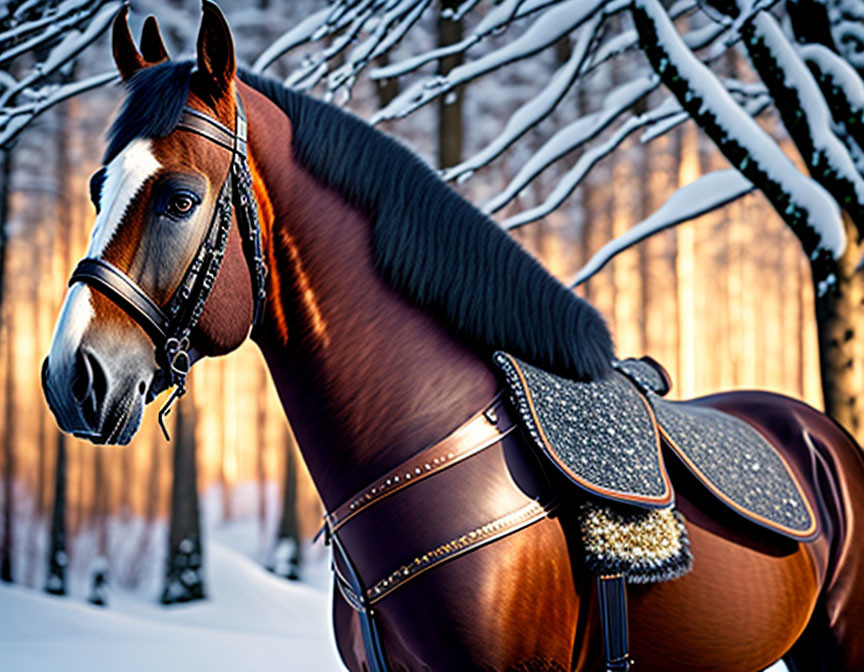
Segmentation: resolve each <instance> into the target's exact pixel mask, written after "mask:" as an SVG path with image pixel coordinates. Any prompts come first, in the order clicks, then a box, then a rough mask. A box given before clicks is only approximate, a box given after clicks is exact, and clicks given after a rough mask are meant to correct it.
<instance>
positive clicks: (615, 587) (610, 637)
mask: <svg viewBox="0 0 864 672" xmlns="http://www.w3.org/2000/svg"><path fill="white" fill-rule="evenodd" d="M597 602H598V603H599V605H600V624H601V626H602V628H603V650H604V653H605V656H606V670H607V672H628V671H629V670H630V665H631V664H632V661H631V660H630V635H629V632H628V615H627V582H626V579H625V578H624V575H623V574H612V575H600V576H598V577H597Z"/></svg>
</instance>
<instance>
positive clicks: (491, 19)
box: [370, 0, 603, 79]
mask: <svg viewBox="0 0 864 672" xmlns="http://www.w3.org/2000/svg"><path fill="white" fill-rule="evenodd" d="M589 1H590V2H593V4H594V6H595V9H597V8H599V6H600V5H602V4H603V3H602V1H598V0H589ZM560 2H561V0H524V1H523V2H521V3H520V4H519V6H518V8H517V9H516V11H515V13H514V12H513V11H512V9H511V7H510V3H509V2H507V3H502V4H499V5H498V6H496V7H493V8H492V9H491V10H490V11H489V12H487V14H486V15H485V16H484V17H483V20H482V21H481V22H480V24H479V25H478V26H477V27H476V28H475V29H474V30H473V31H472V32H471V34H470V35H469V36H468V37H466V38H465V39H463V40H462V41H460V42H457V43H456V44H450V45H447V46H446V47H440V48H438V49H433V50H430V51H427V52H425V53H423V54H419V55H418V56H414V57H412V58H407V59H405V60H404V61H400V62H398V63H393V64H391V65H388V66H386V67H383V68H376V69H375V70H373V71H372V72H371V73H370V77H371V78H372V79H390V78H391V77H399V76H400V75H404V74H407V73H409V72H412V71H414V70H416V69H417V68H419V67H421V66H423V65H425V64H426V63H429V62H430V61H437V60H440V59H442V58H444V57H445V56H452V55H453V54H460V53H462V52H464V51H467V50H468V49H469V48H470V47H472V46H473V45H475V44H477V43H478V42H479V41H480V40H482V39H483V38H485V37H488V36H489V35H492V34H496V33H498V32H499V31H501V30H504V29H506V28H507V26H508V25H509V24H510V23H512V22H513V21H516V20H518V19H521V18H524V17H526V16H528V15H529V14H533V13H534V12H537V11H539V10H541V9H545V8H546V7H548V6H549V5H554V4H557V3H560ZM468 4H469V3H465V4H464V5H463V6H462V7H460V8H459V9H458V10H457V12H458V14H459V15H462V14H463V13H465V12H467V11H469V10H470V9H471V6H468ZM463 10H464V11H463Z"/></svg>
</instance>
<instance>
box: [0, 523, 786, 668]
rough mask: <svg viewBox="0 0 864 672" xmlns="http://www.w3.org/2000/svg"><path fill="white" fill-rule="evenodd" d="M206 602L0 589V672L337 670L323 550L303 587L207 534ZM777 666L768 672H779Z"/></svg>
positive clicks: (314, 551) (239, 546)
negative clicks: (102, 602) (95, 600)
mask: <svg viewBox="0 0 864 672" xmlns="http://www.w3.org/2000/svg"><path fill="white" fill-rule="evenodd" d="M208 537H209V542H208V543H207V547H206V558H207V559H206V562H207V567H208V570H207V589H208V593H209V599H208V600H206V601H204V602H201V603H197V604H192V605H185V606H180V607H172V608H170V609H166V608H164V607H161V606H159V605H158V604H156V602H155V599H154V598H153V596H152V595H150V594H149V593H150V592H152V591H148V590H144V591H140V590H139V591H138V592H136V593H129V592H121V591H119V590H114V591H112V592H111V593H110V595H109V600H110V602H109V606H108V607H107V608H101V607H94V606H91V605H89V604H87V603H86V602H85V601H84V600H83V599H82V598H81V597H69V598H54V597H48V596H46V595H44V594H43V593H41V592H39V591H36V590H32V589H27V588H20V587H16V586H13V587H6V586H3V587H0V671H2V672H54V671H59V670H63V671H64V672H116V671H117V670H122V672H152V671H153V670H159V671H160V672H195V671H197V670H206V671H207V672H236V671H237V670H244V671H247V670H248V671H249V672H270V671H273V672H276V671H278V672H331V671H332V672H337V671H339V670H343V669H344V668H343V667H342V665H341V663H340V661H339V658H338V654H337V653H336V648H335V644H334V641H333V636H332V631H331V625H330V599H331V595H330V588H329V575H328V565H327V556H326V553H325V552H324V550H323V549H321V548H320V547H314V548H311V549H307V552H306V557H307V563H306V564H305V566H304V579H305V580H304V582H300V583H295V582H289V581H286V580H283V579H279V578H276V577H274V576H273V575H271V574H269V573H268V572H267V571H265V570H264V569H262V568H261V566H260V564H259V563H258V562H256V561H255V560H254V559H253V558H254V557H255V551H254V548H255V546H256V538H257V533H256V531H255V529H254V525H250V524H244V523H239V524H232V525H224V526H220V527H217V528H215V529H213V530H212V531H211V533H210V535H208ZM0 585H2V584H0ZM785 669H786V668H785V667H784V666H783V665H782V664H778V665H775V666H774V667H772V668H771V670H770V672H784V671H785Z"/></svg>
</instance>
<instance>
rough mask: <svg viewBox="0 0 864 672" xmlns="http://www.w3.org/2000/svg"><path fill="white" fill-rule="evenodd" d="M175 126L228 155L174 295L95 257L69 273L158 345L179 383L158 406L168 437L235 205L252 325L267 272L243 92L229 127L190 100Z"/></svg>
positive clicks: (169, 379) (169, 377)
mask: <svg viewBox="0 0 864 672" xmlns="http://www.w3.org/2000/svg"><path fill="white" fill-rule="evenodd" d="M176 130H178V131H185V132H189V133H195V134H197V135H200V136H202V137H204V138H206V139H207V140H209V141H211V142H213V143H215V144H217V145H219V146H220V147H223V148H225V149H227V150H228V151H230V152H231V154H232V157H231V164H230V167H229V170H228V174H227V175H226V177H225V181H224V182H223V184H222V187H221V189H220V190H219V195H218V197H217V199H216V204H215V206H214V209H213V216H212V217H211V219H210V224H209V226H208V229H207V235H206V236H204V239H203V240H202V242H201V244H200V245H199V247H198V250H197V251H196V253H195V256H194V258H193V259H192V262H191V263H190V264H189V266H188V267H187V268H186V271H185V272H184V273H183V278H182V279H181V281H180V284H179V285H178V286H177V289H175V290H174V293H173V294H172V295H171V298H169V299H168V301H167V302H166V304H165V305H164V306H159V305H158V304H156V302H155V301H153V299H151V298H150V296H148V294H147V293H146V292H145V291H144V290H143V289H141V287H140V286H139V285H138V284H137V283H136V282H135V281H134V280H133V279H132V278H130V277H129V276H128V275H127V274H126V273H125V272H123V271H122V270H120V269H119V268H117V267H116V266H114V265H113V264H111V263H110V262H108V261H105V260H104V259H99V258H85V259H82V260H81V261H80V262H79V263H78V266H77V267H76V268H75V271H74V272H73V273H72V277H71V278H70V279H69V284H70V285H72V284H73V283H75V282H84V283H86V284H88V285H90V286H91V287H94V288H95V289H97V290H99V291H100V292H102V293H103V294H105V295H106V296H107V297H108V298H109V299H111V300H112V301H113V302H114V303H116V304H117V305H118V306H120V307H121V308H122V309H123V310H124V311H126V313H128V314H129V316H130V317H131V318H132V319H133V320H135V321H136V322H137V323H138V324H139V325H140V326H141V327H142V328H143V329H144V330H145V331H146V332H147V333H148V334H149V335H150V337H151V339H152V340H153V343H154V345H155V346H156V351H157V359H160V360H161V363H162V370H163V372H165V376H166V387H170V386H171V385H176V386H177V388H176V390H175V391H174V393H173V394H172V395H171V397H169V399H168V401H167V402H166V403H165V405H164V406H163V407H162V409H161V410H160V411H159V424H160V425H161V427H162V431H163V432H164V433H165V436H166V438H167V437H168V432H167V431H166V429H165V424H164V416H165V415H167V413H168V412H169V409H170V407H171V405H172V404H173V403H174V401H176V400H177V399H178V398H179V397H181V396H182V395H183V394H185V392H186V376H187V375H188V373H189V367H190V365H191V359H190V356H189V348H190V338H191V335H192V330H193V329H194V328H195V325H196V324H197V323H198V320H199V318H200V317H201V314H202V312H203V310H204V305H205V303H206V302H207V298H208V297H209V296H210V292H211V291H212V289H213V285H214V283H215V281H216V275H217V274H218V272H219V268H220V266H221V264H222V259H223V258H224V256H225V249H226V247H227V244H228V235H229V231H230V228H231V215H232V212H233V211H234V209H235V208H236V214H237V225H238V227H239V229H240V234H241V238H242V243H243V253H244V256H245V257H246V263H247V264H248V265H249V275H250V278H251V280H252V284H253V295H254V301H255V310H254V315H253V319H252V326H253V327H254V326H255V325H257V324H258V323H259V321H260V319H261V315H262V312H263V307H264V300H265V298H266V285H265V283H266V277H267V266H266V264H265V263H264V256H263V254H262V251H261V227H260V224H259V222H258V207H257V203H256V201H255V196H254V191H253V186H252V176H251V173H250V171H249V165H248V160H247V134H248V124H247V121H246V111H245V109H244V107H243V101H242V100H241V99H240V96H239V95H237V96H236V112H235V130H234V131H233V132H232V131H231V130H230V129H229V128H227V127H226V126H225V125H224V124H222V123H221V122H219V121H217V120H216V119H213V118H212V117H210V116H208V115H207V114H204V113H203V112H199V111H198V110H194V109H192V108H190V107H185V108H183V111H182V113H181V115H180V121H179V122H178V124H177V127H176Z"/></svg>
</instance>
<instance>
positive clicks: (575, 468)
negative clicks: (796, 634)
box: [494, 352, 817, 540]
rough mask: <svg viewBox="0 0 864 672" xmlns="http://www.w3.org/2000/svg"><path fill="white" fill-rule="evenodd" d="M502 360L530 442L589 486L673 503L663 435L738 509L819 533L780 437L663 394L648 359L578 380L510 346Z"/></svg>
mask: <svg viewBox="0 0 864 672" xmlns="http://www.w3.org/2000/svg"><path fill="white" fill-rule="evenodd" d="M494 361H495V363H496V365H497V366H498V367H499V368H500V369H501V371H502V372H503V374H504V379H505V381H506V384H507V388H508V391H509V393H510V398H511V401H512V403H513V405H514V407H515V408H516V409H517V410H518V413H519V415H520V417H521V420H522V422H523V424H524V427H525V430H526V433H527V434H528V435H529V436H530V438H531V441H532V442H533V443H534V445H535V446H536V447H537V448H538V449H539V450H540V452H541V453H542V454H543V455H545V456H546V457H547V458H548V459H549V461H550V462H552V464H554V465H555V466H556V467H557V468H558V469H559V470H560V471H561V472H562V473H563V474H564V475H565V476H566V477H567V478H568V479H569V480H570V481H572V482H573V483H575V484H576V485H578V486H580V487H582V488H583V489H585V490H586V491H588V492H589V493H591V494H593V495H595V496H598V497H600V498H603V499H607V500H611V501H615V502H621V503H625V504H630V505H634V506H639V507H643V508H662V507H667V506H669V505H670V504H672V503H673V499H674V493H673V490H672V485H671V482H670V480H669V476H668V474H667V471H666V466H665V464H664V461H663V451H662V450H661V445H663V444H665V445H666V446H668V449H669V450H670V451H672V453H674V455H676V456H677V457H678V458H680V460H681V461H682V462H683V463H684V465H685V466H686V467H687V468H688V469H689V470H690V471H691V473H693V475H694V476H696V478H697V479H698V480H699V481H700V482H701V483H702V484H703V485H704V486H705V487H706V488H707V489H708V490H709V491H710V492H711V493H712V494H713V495H714V496H716V497H717V498H718V499H719V500H720V501H721V502H722V503H723V504H725V505H727V506H728V507H729V508H730V509H732V510H733V511H735V512H736V513H738V514H739V515H741V516H743V517H744V518H746V519H748V520H750V521H752V522H754V523H756V524H758V525H761V526H763V527H766V528H768V529H771V530H773V531H775V532H777V533H779V534H782V535H784V536H787V537H791V538H793V539H797V540H808V539H812V538H814V537H815V536H816V534H817V523H816V517H815V515H814V513H813V506H812V504H811V502H809V501H808V499H807V496H806V495H805V494H804V490H803V489H802V488H801V486H800V484H799V483H798V480H797V478H796V477H795V474H794V473H793V472H792V471H791V469H790V468H789V465H788V464H787V463H786V461H785V460H784V458H783V457H782V455H781V454H780V453H779V452H778V451H777V450H776V449H775V448H774V446H772V445H771V444H770V443H769V442H768V440H767V439H765V437H763V436H762V434H760V433H759V432H758V431H757V430H756V429H755V428H754V427H753V426H752V425H750V424H749V423H747V422H745V421H744V420H741V419H739V418H737V417H735V416H732V415H729V414H727V413H723V412H721V411H717V410H714V409H709V408H705V407H702V406H696V405H693V404H690V403H688V402H673V401H668V400H665V399H663V398H662V397H661V396H660V394H662V393H664V392H665V389H666V387H665V386H666V381H660V380H659V377H658V376H656V374H652V372H651V370H650V369H651V367H650V366H648V365H640V364H639V363H638V362H636V363H634V362H633V361H632V360H628V362H626V363H622V364H624V365H619V366H618V367H617V368H618V370H616V371H615V372H613V373H612V374H611V375H610V376H609V377H607V378H606V379H603V380H599V381H593V382H580V381H575V380H569V379H566V378H562V377H560V376H556V375H555V374H552V373H549V372H547V371H543V370H541V369H538V368H537V367H534V366H532V365H530V364H527V363H525V362H523V361H520V360H519V359H517V358H516V357H513V356H512V355H508V354H507V353H504V352H496V353H495V356H494ZM658 392H660V394H658Z"/></svg>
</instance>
